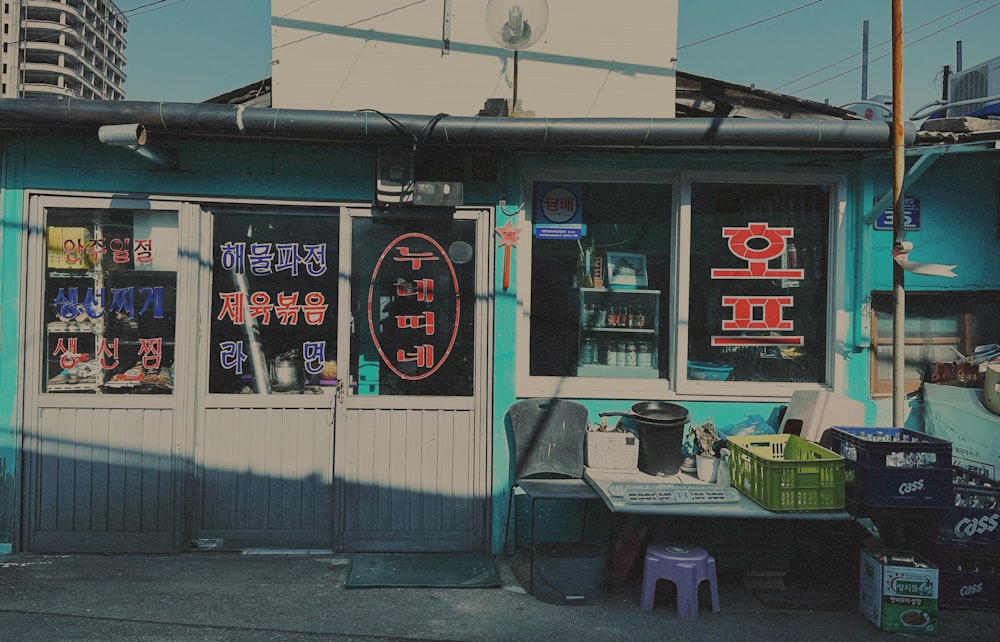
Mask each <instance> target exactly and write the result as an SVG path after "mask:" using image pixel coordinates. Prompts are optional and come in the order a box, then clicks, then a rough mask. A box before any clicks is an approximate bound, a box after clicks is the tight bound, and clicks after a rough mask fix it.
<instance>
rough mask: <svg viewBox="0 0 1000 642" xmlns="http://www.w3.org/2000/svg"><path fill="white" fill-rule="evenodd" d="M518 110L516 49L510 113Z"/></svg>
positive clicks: (512, 113)
mask: <svg viewBox="0 0 1000 642" xmlns="http://www.w3.org/2000/svg"><path fill="white" fill-rule="evenodd" d="M516 111H517V49H515V50H514V101H513V102H512V103H511V105H510V113H511V115H512V116H513V115H514V112H516Z"/></svg>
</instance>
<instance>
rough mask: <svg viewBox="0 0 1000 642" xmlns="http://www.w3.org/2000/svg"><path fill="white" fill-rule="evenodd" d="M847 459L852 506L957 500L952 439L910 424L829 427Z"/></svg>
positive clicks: (935, 503)
mask: <svg viewBox="0 0 1000 642" xmlns="http://www.w3.org/2000/svg"><path fill="white" fill-rule="evenodd" d="M829 434H830V438H831V444H830V450H832V451H833V452H835V453H837V454H838V455H841V456H842V457H843V458H844V485H845V492H846V498H847V503H848V505H853V504H860V505H862V506H870V507H877V508H947V507H949V506H952V505H953V504H954V497H953V496H952V488H951V480H952V465H951V442H950V441H947V440H944V439H939V438H937V437H932V436H930V435H925V434H923V433H919V432H916V431H913V430H909V429H907V428H851V427H834V428H831V429H830V433H829Z"/></svg>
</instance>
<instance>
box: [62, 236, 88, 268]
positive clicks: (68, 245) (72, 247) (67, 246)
mask: <svg viewBox="0 0 1000 642" xmlns="http://www.w3.org/2000/svg"><path fill="white" fill-rule="evenodd" d="M83 248H84V246H83V241H82V240H80V239H77V240H75V241H74V240H73V239H66V240H64V241H63V258H65V259H66V262H67V263H79V262H80V261H82V260H83V252H84V249H83Z"/></svg>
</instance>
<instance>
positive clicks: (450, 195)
mask: <svg viewBox="0 0 1000 642" xmlns="http://www.w3.org/2000/svg"><path fill="white" fill-rule="evenodd" d="M413 204H414V205H461V204H462V184H461V183H453V182H442V181H416V182H415V183H414V190H413Z"/></svg>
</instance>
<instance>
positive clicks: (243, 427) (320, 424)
mask: <svg viewBox="0 0 1000 642" xmlns="http://www.w3.org/2000/svg"><path fill="white" fill-rule="evenodd" d="M202 441H203V443H202V444H201V445H200V447H199V448H198V461H197V462H196V465H197V469H198V470H199V476H200V484H199V495H198V498H197V506H198V510H199V515H198V518H199V524H200V525H201V528H200V532H199V535H198V538H199V539H201V540H217V541H218V542H219V543H220V544H221V545H222V546H223V547H225V548H246V547H248V546H281V547H297V548H330V547H331V546H332V539H333V530H332V529H333V516H332V511H333V493H332V489H333V473H332V470H331V466H332V462H333V429H332V426H331V411H330V409H329V408H215V409H210V410H208V411H207V412H206V420H205V426H204V428H203V430H202Z"/></svg>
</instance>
